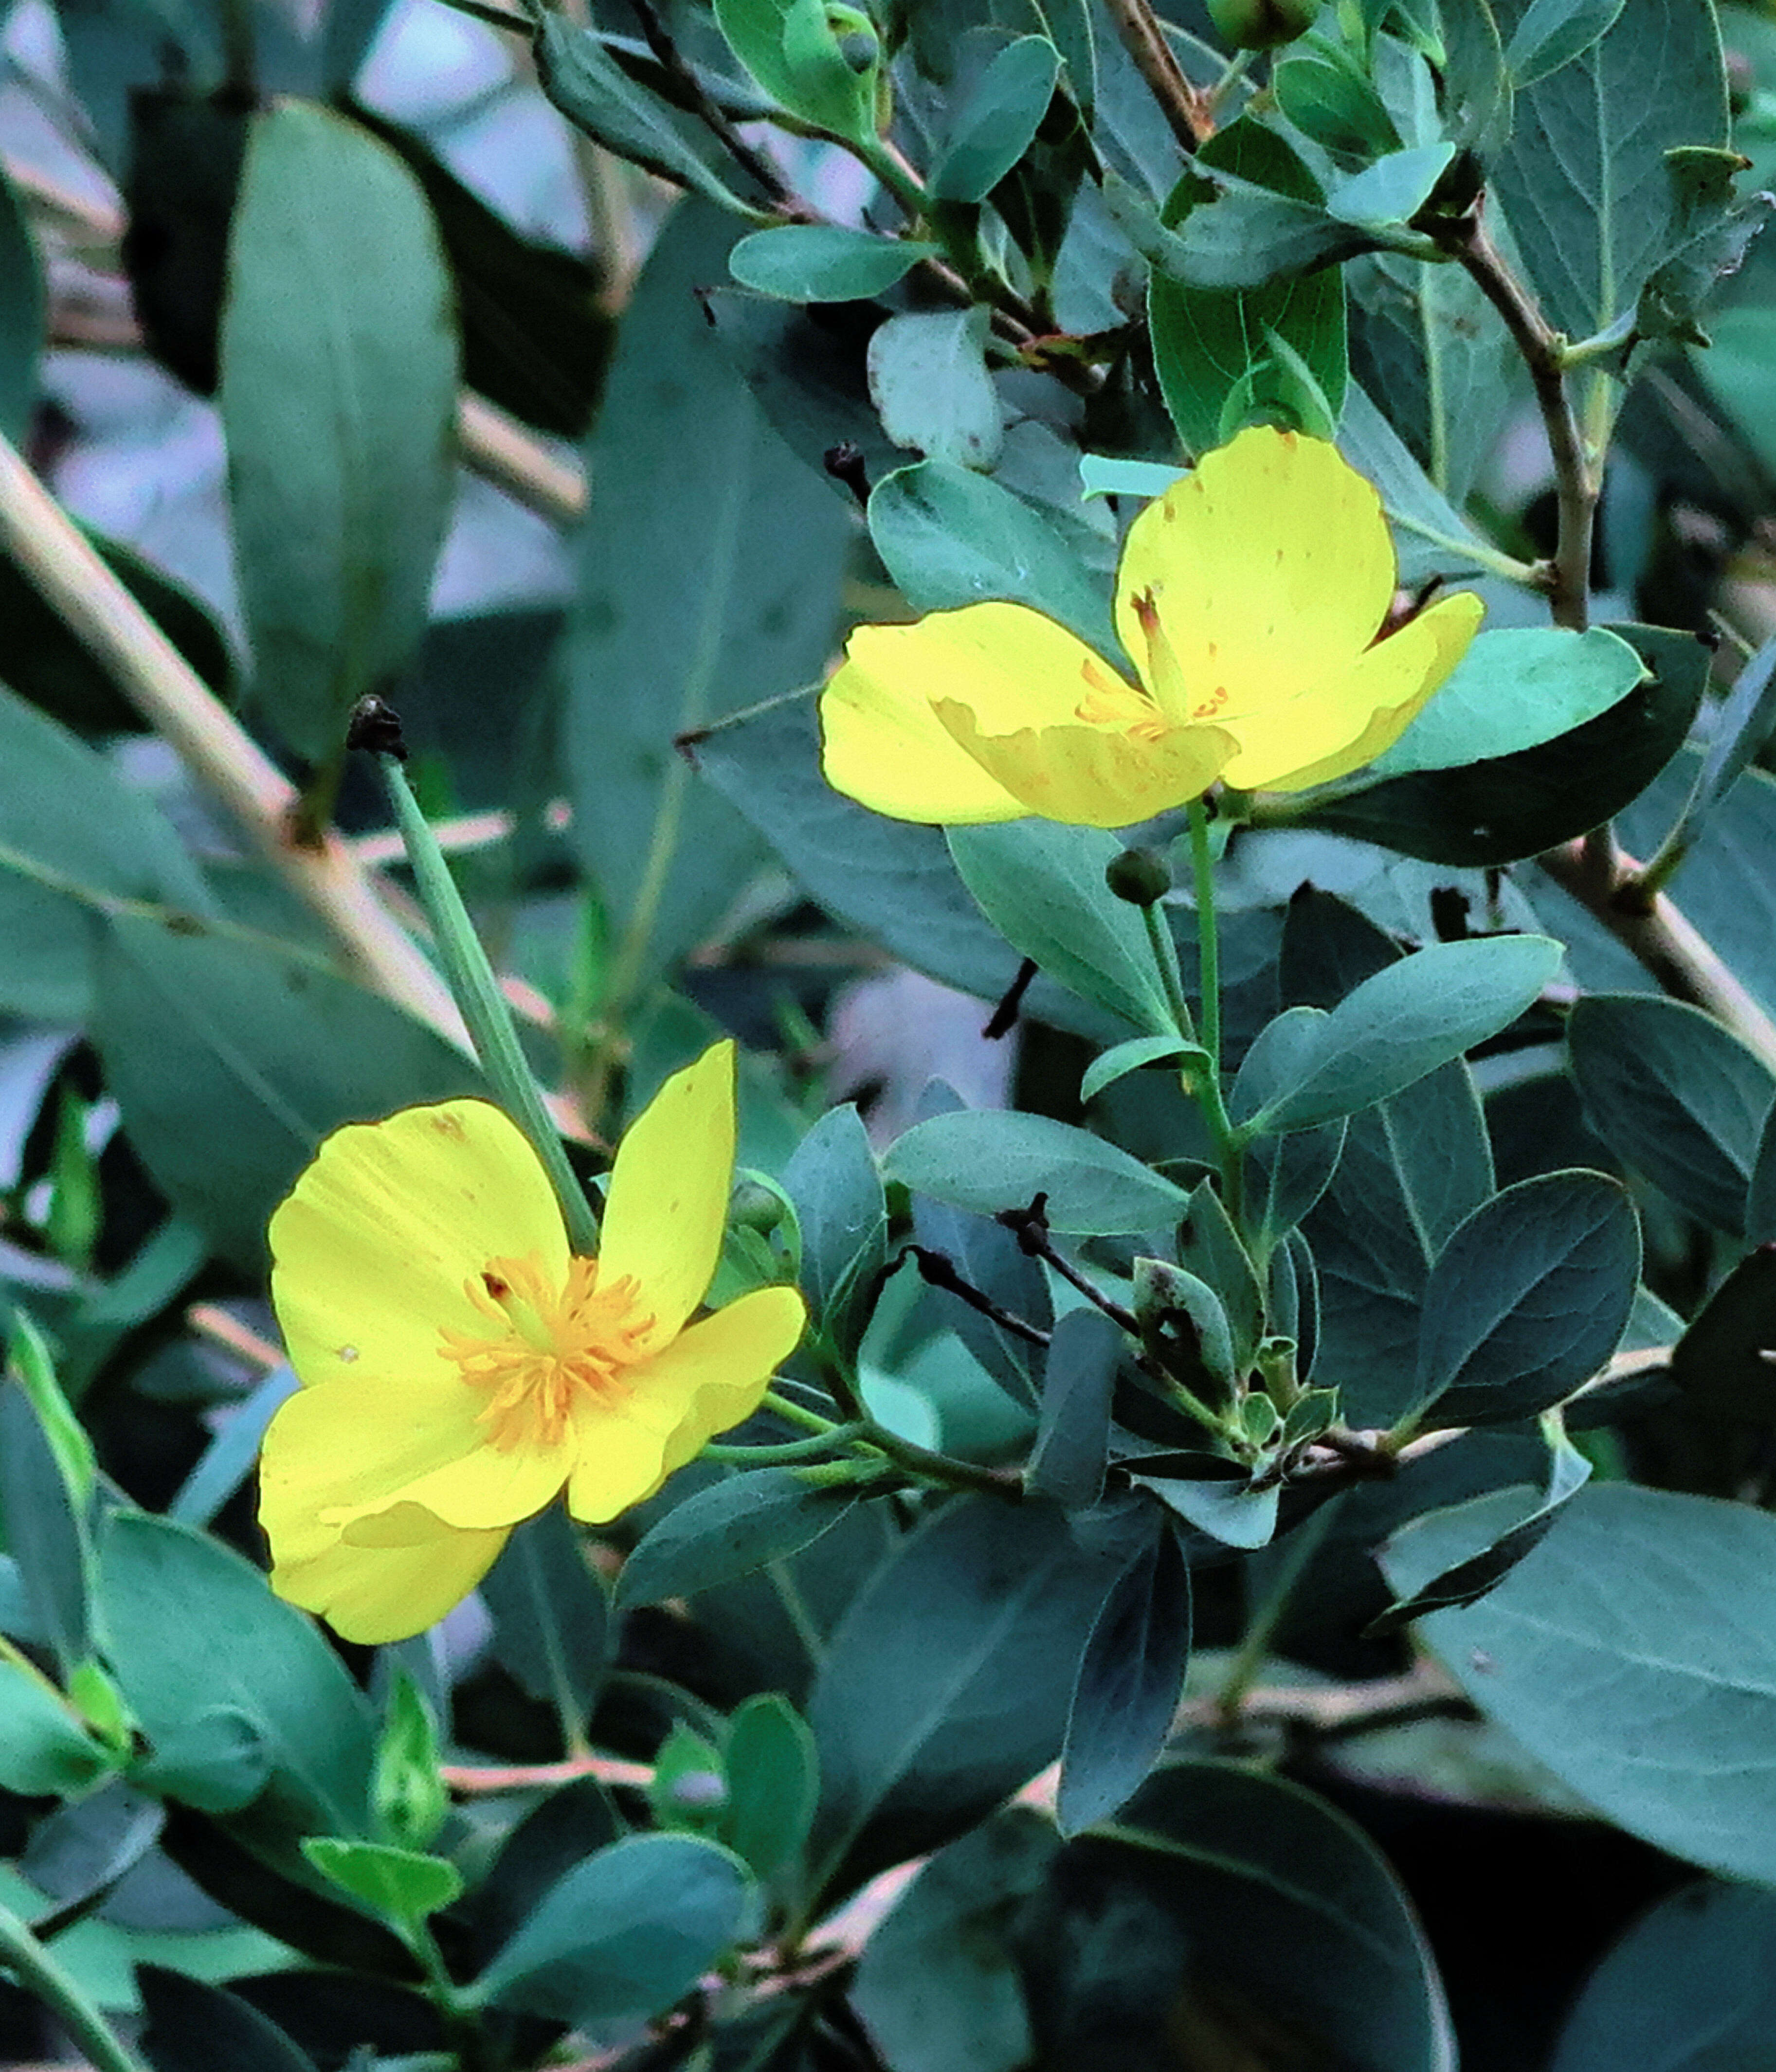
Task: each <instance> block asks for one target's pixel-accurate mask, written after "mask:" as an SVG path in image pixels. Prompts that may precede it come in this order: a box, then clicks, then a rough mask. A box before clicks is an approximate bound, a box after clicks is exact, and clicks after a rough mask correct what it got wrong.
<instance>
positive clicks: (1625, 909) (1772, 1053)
mask: <svg viewBox="0 0 1776 2072" xmlns="http://www.w3.org/2000/svg"><path fill="white" fill-rule="evenodd" d="M1537 861H1539V862H1540V865H1541V866H1542V868H1543V870H1545V871H1546V872H1547V873H1548V875H1549V877H1551V878H1552V879H1553V880H1554V882H1556V884H1557V885H1559V886H1560V887H1561V888H1562V889H1563V890H1565V891H1567V892H1569V893H1571V894H1572V897H1573V898H1575V899H1577V901H1579V902H1580V903H1581V905H1582V906H1585V908H1586V909H1587V910H1588V911H1589V912H1590V913H1592V914H1593V915H1595V916H1596V917H1597V919H1598V920H1600V921H1601V922H1602V923H1603V924H1604V926H1605V927H1606V928H1608V929H1609V931H1610V933H1611V934H1612V935H1614V936H1615V938H1616V939H1617V940H1618V942H1619V943H1622V945H1623V947H1624V948H1626V949H1629V950H1631V951H1632V952H1634V956H1637V957H1638V959H1639V960H1640V961H1641V963H1642V964H1644V965H1645V966H1646V969H1647V970H1648V971H1649V972H1651V974H1652V976H1654V977H1655V978H1656V979H1657V980H1659V984H1660V985H1661V986H1663V988H1664V989H1665V991H1666V992H1667V993H1669V994H1670V995H1671V997H1672V998H1673V999H1674V1000H1686V1001H1689V1002H1690V1004H1691V1005H1692V1006H1695V1007H1700V1008H1701V1009H1704V1011H1705V1012H1706V1013H1709V1014H1712V1016H1713V1017H1714V1018H1715V1020H1716V1021H1717V1022H1720V1025H1721V1026H1722V1027H1723V1028H1725V1029H1728V1030H1731V1031H1732V1033H1733V1034H1734V1035H1735V1036H1737V1038H1739V1040H1740V1041H1741V1042H1742V1043H1745V1044H1746V1045H1747V1046H1749V1048H1750V1049H1752V1050H1755V1051H1756V1052H1757V1055H1758V1056H1759V1057H1760V1058H1762V1059H1763V1061H1764V1063H1766V1065H1768V1066H1769V1067H1770V1069H1771V1070H1772V1071H1776V1022H1773V1021H1772V1020H1771V1018H1770V1016H1769V1015H1768V1014H1767V1013H1765V1011H1764V1009H1762V1007H1761V1006H1759V1005H1758V1004H1757V1001H1755V1000H1754V999H1753V997H1752V996H1751V995H1750V993H1748V992H1747V991H1746V990H1745V987H1744V986H1743V985H1741V984H1740V982H1739V980H1737V978H1736V977H1734V976H1733V973H1732V972H1731V971H1729V969H1728V968H1727V966H1726V964H1725V962H1724V961H1723V960H1722V959H1721V957H1720V953H1719V952H1718V951H1716V949H1715V948H1714V946H1713V945H1712V943H1710V942H1708V939H1707V938H1706V937H1705V936H1704V935H1701V934H1700V932H1699V931H1698V930H1697V929H1696V927H1695V926H1694V924H1693V923H1692V922H1690V921H1689V920H1688V919H1686V918H1685V916H1684V915H1683V912H1682V911H1681V909H1679V907H1677V906H1675V905H1674V904H1673V903H1672V902H1671V900H1670V899H1669V898H1667V896H1666V895H1665V894H1663V892H1655V893H1654V894H1651V895H1650V896H1649V895H1648V894H1647V892H1646V887H1645V886H1643V885H1642V884H1641V883H1640V882H1639V873H1640V870H1641V865H1640V864H1639V863H1638V861H1637V860H1636V859H1635V858H1634V857H1631V856H1630V855H1629V854H1628V853H1627V852H1626V850H1625V849H1619V848H1618V847H1617V846H1616V845H1615V843H1614V841H1613V840H1610V839H1609V836H1608V831H1607V830H1606V829H1605V830H1603V831H1602V838H1601V840H1591V839H1588V840H1587V841H1583V842H1576V841H1575V842H1567V843H1565V844H1564V845H1562V846H1561V847H1560V848H1559V849H1550V850H1548V852H1547V853H1546V854H1544V855H1543V856H1541V857H1538V858H1537Z"/></svg>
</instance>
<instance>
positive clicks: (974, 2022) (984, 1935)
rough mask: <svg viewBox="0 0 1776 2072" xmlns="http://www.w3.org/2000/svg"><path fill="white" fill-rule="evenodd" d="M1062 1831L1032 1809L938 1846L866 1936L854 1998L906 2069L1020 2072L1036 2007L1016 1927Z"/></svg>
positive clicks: (876, 2038) (900, 2070) (888, 2058)
mask: <svg viewBox="0 0 1776 2072" xmlns="http://www.w3.org/2000/svg"><path fill="white" fill-rule="evenodd" d="M1053 1854H1054V1836H1053V1835H1052V1833H1051V1832H1050V1831H1049V1829H1048V1827H1046V1823H1043V1822H1042V1820H1040V1819H1038V1817H1037V1816H1036V1815H1034V1814H1033V1813H1030V1811H1027V1810H1026V1809H1025V1808H1023V1807H1012V1808H1010V1809H1009V1810H1008V1811H1005V1812H1002V1813H998V1814H996V1815H994V1816H993V1818H992V1819H990V1820H988V1821H986V1822H985V1823H983V1824H982V1825H981V1826H980V1827H977V1828H976V1829H975V1830H974V1831H973V1832H972V1834H968V1835H964V1836H962V1838H961V1839H960V1840H959V1841H956V1842H952V1843H951V1844H950V1846H949V1847H948V1848H947V1849H942V1850H939V1852H938V1853H937V1855H936V1856H933V1857H932V1859H931V1861H930V1862H929V1863H928V1864H924V1865H923V1866H922V1867H921V1868H920V1870H919V1874H918V1876H917V1877H915V1878H914V1880H913V1881H912V1882H911V1885H908V1886H907V1887H906V1890H905V1891H904V1892H903V1893H901V1894H900V1895H899V1896H898V1897H897V1898H896V1900H895V1901H894V1905H893V1906H892V1908H891V1909H890V1911H889V1913H888V1914H887V1916H886V1918H885V1919H884V1920H883V1921H882V1922H881V1924H880V1925H879V1926H878V1927H877V1929H876V1930H875V1932H874V1934H872V1935H871V1936H870V1940H869V1941H868V1942H866V1943H865V1945H864V1948H863V1955H862V1957H861V1959H860V1960H859V1962H858V1965H857V1977H856V1979H855V1980H854V1981H853V1984H852V1988H851V1994H850V1998H851V2004H852V2005H853V2007H854V2008H856V2010H857V2014H858V2016H859V2018H860V2019H861V2021H862V2023H863V2025H864V2028H865V2030H866V2031H867V2032H868V2033H869V2037H870V2041H871V2042H872V2043H873V2044H874V2046H875V2048H876V2050H877V2052H878V2054H879V2055H880V2057H881V2059H882V2062H883V2063H884V2064H886V2065H890V2066H894V2067H896V2068H897V2072H1017V2068H1018V2067H1020V2066H1024V2065H1027V2064H1028V2063H1029V2062H1030V2053H1031V2041H1030V2016H1029V2012H1028V2010H1027V2009H1026V2005H1025V2001H1024V1988H1023V1982H1022V1978H1021V1977H1020V1975H1019V1972H1018V1967H1017V1961H1016V1959H1015V1957H1014V1955H1013V1951H1012V1950H1011V1949H1010V1947H1009V1938H1008V1934H1007V1930H1008V1928H1009V1926H1010V1924H1011V1922H1013V1920H1014V1918H1015V1917H1016V1914H1017V1909H1018V1907H1019V1905H1020V1903H1021V1902H1022V1901H1026V1900H1027V1899H1028V1898H1029V1897H1030V1895H1031V1894H1032V1893H1034V1892H1035V1890H1036V1889H1037V1888H1038V1885H1040V1884H1041V1882H1042V1874H1043V1873H1044V1871H1045V1870H1046V1868H1047V1865H1048V1862H1049V1860H1050V1857H1051V1856H1053Z"/></svg>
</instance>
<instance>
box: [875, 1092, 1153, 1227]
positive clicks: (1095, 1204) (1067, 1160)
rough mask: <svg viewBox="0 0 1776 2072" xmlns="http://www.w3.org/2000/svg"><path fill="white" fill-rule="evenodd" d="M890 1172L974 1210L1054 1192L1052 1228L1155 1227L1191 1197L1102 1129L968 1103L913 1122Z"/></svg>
mask: <svg viewBox="0 0 1776 2072" xmlns="http://www.w3.org/2000/svg"><path fill="white" fill-rule="evenodd" d="M882 1174H883V1177H884V1178H887V1179H890V1180H898V1181H899V1182H901V1184H902V1186H906V1187H910V1188H911V1189H912V1190H913V1192H914V1193H915V1194H930V1195H931V1196H933V1197H934V1198H935V1199H936V1200H938V1201H940V1202H948V1203H949V1204H950V1206H951V1207H952V1208H958V1209H969V1210H972V1211H973V1212H974V1213H975V1214H976V1215H996V1214H997V1213H998V1211H1001V1209H1022V1208H1027V1207H1029V1205H1030V1202H1032V1201H1034V1198H1036V1196H1037V1195H1038V1194H1046V1196H1047V1197H1048V1207H1047V1211H1046V1214H1047V1217H1048V1222H1049V1227H1050V1229H1053V1230H1056V1231H1061V1232H1063V1234H1067V1235H1073V1236H1078V1237H1110V1236H1117V1235H1132V1234H1133V1233H1135V1232H1137V1231H1149V1230H1158V1229H1162V1228H1164V1227H1166V1226H1168V1225H1170V1224H1172V1223H1176V1222H1177V1220H1178V1218H1179V1216H1181V1215H1182V1214H1183V1212H1184V1210H1185V1207H1186V1205H1187V1203H1188V1202H1189V1199H1190V1197H1189V1196H1188V1195H1187V1194H1186V1193H1185V1192H1184V1190H1183V1189H1182V1187H1179V1186H1174V1183H1173V1182H1171V1181H1170V1180H1167V1179H1163V1178H1161V1176H1160V1175H1159V1174H1157V1173H1155V1172H1153V1171H1152V1170H1150V1169H1149V1167H1147V1166H1145V1165H1142V1164H1141V1161H1140V1160H1139V1159H1138V1158H1131V1157H1129V1155H1128V1153H1127V1152H1126V1151H1123V1150H1120V1149H1118V1148H1117V1147H1116V1145H1113V1144H1107V1143H1106V1142H1105V1141H1104V1139H1103V1138H1102V1137H1093V1136H1092V1135H1091V1134H1090V1133H1089V1132H1088V1131H1086V1130H1083V1129H1075V1128H1072V1127H1071V1124H1067V1123H1064V1122H1055V1121H1054V1120H1051V1119H1050V1117H1049V1116H1042V1115H1014V1114H1010V1113H1008V1112H1005V1111H1004V1110H1000V1109H993V1110H966V1111H964V1112H960V1113H958V1114H954V1115H937V1116H932V1117H931V1120H929V1121H927V1122H921V1123H915V1124H914V1126H913V1127H912V1128H911V1129H909V1130H908V1131H907V1132H906V1134H905V1135H904V1136H902V1137H898V1138H897V1139H896V1141H894V1143H893V1144H892V1145H890V1146H889V1148H888V1150H887V1152H886V1154H885V1155H884V1157H883V1159H882Z"/></svg>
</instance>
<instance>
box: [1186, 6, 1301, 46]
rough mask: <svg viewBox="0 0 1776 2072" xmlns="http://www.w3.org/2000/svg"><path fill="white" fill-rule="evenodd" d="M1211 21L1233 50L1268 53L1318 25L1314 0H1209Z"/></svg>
mask: <svg viewBox="0 0 1776 2072" xmlns="http://www.w3.org/2000/svg"><path fill="white" fill-rule="evenodd" d="M1208 6H1209V15H1210V19H1211V20H1212V21H1213V22H1214V23H1215V31H1216V33H1217V34H1218V35H1219V36H1220V38H1221V40H1222V41H1223V43H1225V44H1227V47H1228V48H1229V49H1230V50H1235V51H1268V50H1274V49H1275V48H1276V45H1277V44H1278V43H1293V42H1294V40H1295V39H1296V38H1297V36H1299V35H1303V34H1304V33H1305V31H1307V30H1309V29H1310V28H1311V27H1313V18H1314V16H1315V15H1316V14H1318V13H1319V11H1320V10H1319V8H1318V6H1317V5H1315V4H1313V0H1208Z"/></svg>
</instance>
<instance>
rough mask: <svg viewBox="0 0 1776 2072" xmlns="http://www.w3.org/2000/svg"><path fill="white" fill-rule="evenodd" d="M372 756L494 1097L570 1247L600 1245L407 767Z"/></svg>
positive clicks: (587, 1251) (585, 1250) (588, 1250)
mask: <svg viewBox="0 0 1776 2072" xmlns="http://www.w3.org/2000/svg"><path fill="white" fill-rule="evenodd" d="M376 762H377V764H378V766H379V767H380V769H381V771H382V776H383V782H384V783H385V784H386V785H387V787H388V788H389V803H390V804H392V805H393V808H394V812H395V819H396V821H397V824H398V825H399V827H400V828H401V839H402V840H403V841H405V843H406V845H407V861H408V862H409V865H411V866H412V870H413V882H414V884H415V886H417V889H418V892H419V896H420V899H421V902H422V903H423V905H424V906H425V908H426V915H427V918H428V919H430V922H431V924H432V932H433V934H434V936H435V938H436V939H437V943H438V956H439V957H440V958H441V959H442V962H443V965H444V976H445V977H446V979H448V980H449V981H450V991H451V993H453V994H454V996H455V998H456V1004H457V1005H458V1007H459V1008H460V1009H462V1010H463V1020H464V1021H465V1022H467V1024H468V1027H469V1034H470V1035H471V1038H473V1039H474V1042H475V1051H476V1053H477V1054H478V1055H479V1058H480V1060H481V1066H482V1069H483V1071H485V1072H486V1074H487V1079H488V1082H489V1083H490V1084H491V1087H492V1088H493V1091H494V1093H495V1096H496V1098H497V1099H498V1100H500V1103H501V1104H502V1105H503V1106H504V1108H505V1109H506V1111H507V1112H508V1114H509V1115H510V1116H512V1120H514V1121H515V1122H516V1124H518V1126H519V1128H520V1129H522V1130H523V1131H524V1134H525V1136H527V1137H528V1138H529V1139H530V1141H531V1143H532V1145H534V1146H535V1147H536V1151H537V1157H539V1158H541V1160H542V1161H543V1166H544V1170H545V1171H546V1172H547V1173H548V1174H549V1179H550V1182H552V1183H553V1186H554V1189H555V1193H556V1195H557V1198H558V1199H559V1201H560V1202H561V1215H562V1216H563V1218H564V1219H565V1222H566V1224H567V1232H568V1236H569V1239H570V1240H571V1242H572V1244H573V1246H574V1250H575V1251H576V1252H580V1253H582V1254H583V1255H585V1256H588V1257H590V1256H591V1255H592V1254H593V1253H594V1252H596V1251H597V1250H598V1221H597V1219H596V1218H595V1217H594V1215H593V1213H592V1205H591V1203H590V1202H589V1201H587V1199H586V1190H585V1189H584V1188H583V1187H582V1186H581V1185H580V1183H579V1182H578V1180H577V1179H576V1178H574V1169H573V1167H572V1166H571V1165H569V1164H568V1162H567V1153H566V1152H565V1150H563V1149H562V1148H561V1135H560V1133H559V1132H558V1131H557V1129H556V1127H555V1125H554V1124H553V1122H551V1121H550V1120H549V1111H548V1109H547V1108H545V1107H544V1105H543V1097H542V1095H541V1092H540V1091H538V1089H537V1082H536V1079H535V1078H534V1077H533V1076H532V1073H531V1069H530V1067H529V1064H528V1062H527V1061H526V1059H525V1057H524V1046H523V1045H522V1044H520V1042H519V1040H518V1031H517V1029H516V1026H515V1025H514V1024H513V1022H512V1010H511V1009H509V1008H508V1006H507V1005H506V1001H505V996H504V993H501V992H500V981H499V980H498V979H496V978H495V976H494V972H493V966H492V965H491V964H490V963H489V962H488V961H487V952H486V951H485V950H484V949H483V948H482V947H481V939H480V937H479V935H476V934H475V923H473V922H472V921H471V919H469V911H468V909H467V907H466V906H464V905H463V895H462V894H461V893H460V892H459V891H458V890H457V887H456V880H455V879H454V878H453V877H451V875H450V865H449V864H448V863H446V861H445V860H444V852H443V851H442V849H440V848H439V847H438V838H437V837H436V836H435V835H434V833H432V830H431V828H430V825H429V824H428V823H427V821H426V816H425V815H424V813H422V812H421V811H420V808H419V801H418V800H417V799H416V798H415V797H414V796H413V787H412V786H411V785H410V784H409V783H408V782H407V773H406V772H405V771H404V770H403V769H402V768H401V764H400V763H399V762H398V761H397V759H396V758H395V757H394V756H393V755H378V756H377V758H376Z"/></svg>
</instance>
